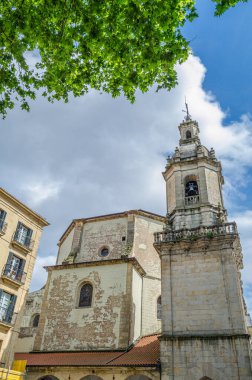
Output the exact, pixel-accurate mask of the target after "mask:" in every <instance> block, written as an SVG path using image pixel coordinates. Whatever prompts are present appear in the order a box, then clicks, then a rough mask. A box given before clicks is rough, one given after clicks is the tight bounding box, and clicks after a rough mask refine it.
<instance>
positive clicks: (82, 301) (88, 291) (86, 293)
mask: <svg viewBox="0 0 252 380" xmlns="http://www.w3.org/2000/svg"><path fill="white" fill-rule="evenodd" d="M92 296H93V286H92V285H91V284H84V285H82V287H81V289H80V298H79V307H90V306H91V305H92Z"/></svg>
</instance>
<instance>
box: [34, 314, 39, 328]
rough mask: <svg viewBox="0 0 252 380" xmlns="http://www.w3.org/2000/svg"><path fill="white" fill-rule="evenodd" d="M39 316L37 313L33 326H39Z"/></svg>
mask: <svg viewBox="0 0 252 380" xmlns="http://www.w3.org/2000/svg"><path fill="white" fill-rule="evenodd" d="M39 317H40V315H39V314H36V315H35V316H34V317H33V320H32V327H38V324H39Z"/></svg>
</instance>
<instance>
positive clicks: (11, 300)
mask: <svg viewBox="0 0 252 380" xmlns="http://www.w3.org/2000/svg"><path fill="white" fill-rule="evenodd" d="M16 299H17V297H16V296H14V294H10V293H7V292H5V291H4V290H2V289H0V321H2V322H7V323H11V320H12V316H13V313H14V308H15V303H16Z"/></svg>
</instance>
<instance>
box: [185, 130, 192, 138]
mask: <svg viewBox="0 0 252 380" xmlns="http://www.w3.org/2000/svg"><path fill="white" fill-rule="evenodd" d="M186 138H187V139H191V138H192V134H191V131H186Z"/></svg>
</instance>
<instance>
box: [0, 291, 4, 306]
mask: <svg viewBox="0 0 252 380" xmlns="http://www.w3.org/2000/svg"><path fill="white" fill-rule="evenodd" d="M2 293H3V290H2V289H0V306H1V298H2Z"/></svg>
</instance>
